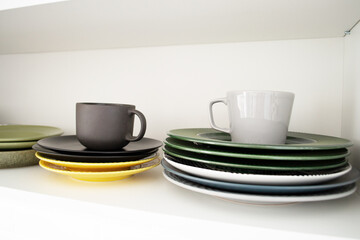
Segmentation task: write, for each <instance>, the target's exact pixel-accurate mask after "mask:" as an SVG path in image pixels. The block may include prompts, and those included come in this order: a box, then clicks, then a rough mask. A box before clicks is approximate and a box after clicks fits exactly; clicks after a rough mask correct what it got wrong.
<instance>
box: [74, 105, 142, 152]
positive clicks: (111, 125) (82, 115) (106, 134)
mask: <svg viewBox="0 0 360 240" xmlns="http://www.w3.org/2000/svg"><path fill="white" fill-rule="evenodd" d="M134 115H136V116H138V118H139V119H140V124H141V128H140V132H139V134H138V135H137V136H133V135H132V134H133V128H134ZM145 131H146V119H145V117H144V115H143V114H142V113H141V112H140V111H138V110H135V106H134V105H128V104H111V103H76V136H77V138H78V139H79V141H80V143H81V144H83V145H84V146H85V147H87V148H89V149H92V150H100V151H111V150H119V149H121V148H123V147H125V146H126V145H127V144H128V143H129V142H134V141H138V140H140V139H141V138H143V136H144V134H145Z"/></svg>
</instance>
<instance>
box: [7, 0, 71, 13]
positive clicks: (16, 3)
mask: <svg viewBox="0 0 360 240" xmlns="http://www.w3.org/2000/svg"><path fill="white" fill-rule="evenodd" d="M61 1H67V0H1V1H0V11H2V10H8V9H14V8H21V7H29V6H34V5H40V4H48V3H54V2H61Z"/></svg>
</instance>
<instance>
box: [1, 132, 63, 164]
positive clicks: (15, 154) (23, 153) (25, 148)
mask: <svg viewBox="0 0 360 240" xmlns="http://www.w3.org/2000/svg"><path fill="white" fill-rule="evenodd" d="M62 133H63V131H62V130H61V129H59V128H56V127H50V126H39V125H0V168H11V167H24V166H30V165H35V164H38V162H39V160H38V159H37V158H36V157H35V151H34V150H32V149H31V147H32V146H33V145H34V144H35V143H36V141H38V140H40V139H42V138H46V137H50V136H58V135H61V134H62Z"/></svg>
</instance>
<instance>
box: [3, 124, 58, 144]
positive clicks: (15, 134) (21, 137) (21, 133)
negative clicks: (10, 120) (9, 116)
mask: <svg viewBox="0 0 360 240" xmlns="http://www.w3.org/2000/svg"><path fill="white" fill-rule="evenodd" d="M61 134H63V131H62V130H61V129H60V128H56V127H50V126H40V125H0V142H5V143H9V142H24V141H36V140H40V139H42V138H46V137H51V136H58V135H61Z"/></svg>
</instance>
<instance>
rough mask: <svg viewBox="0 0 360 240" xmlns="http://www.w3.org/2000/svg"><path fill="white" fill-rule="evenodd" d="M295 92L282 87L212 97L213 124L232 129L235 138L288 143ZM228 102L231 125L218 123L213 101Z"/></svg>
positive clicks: (245, 141)
mask: <svg viewBox="0 0 360 240" xmlns="http://www.w3.org/2000/svg"><path fill="white" fill-rule="evenodd" d="M294 98H295V95H294V94H293V93H290V92H279V91H231V92H228V93H227V96H226V98H221V99H215V100H212V101H210V105H209V107H210V125H211V127H212V128H214V129H216V130H219V131H222V132H226V133H229V134H230V135H231V141H233V142H239V143H250V144H284V143H285V141H286V135H287V132H288V127H289V122H290V116H291V111H292V106H293V102H294ZM219 102H221V103H224V104H225V105H227V106H228V111H229V121H230V128H229V129H226V128H221V127H218V126H217V125H216V124H215V121H214V117H213V105H214V104H215V103H219Z"/></svg>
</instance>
